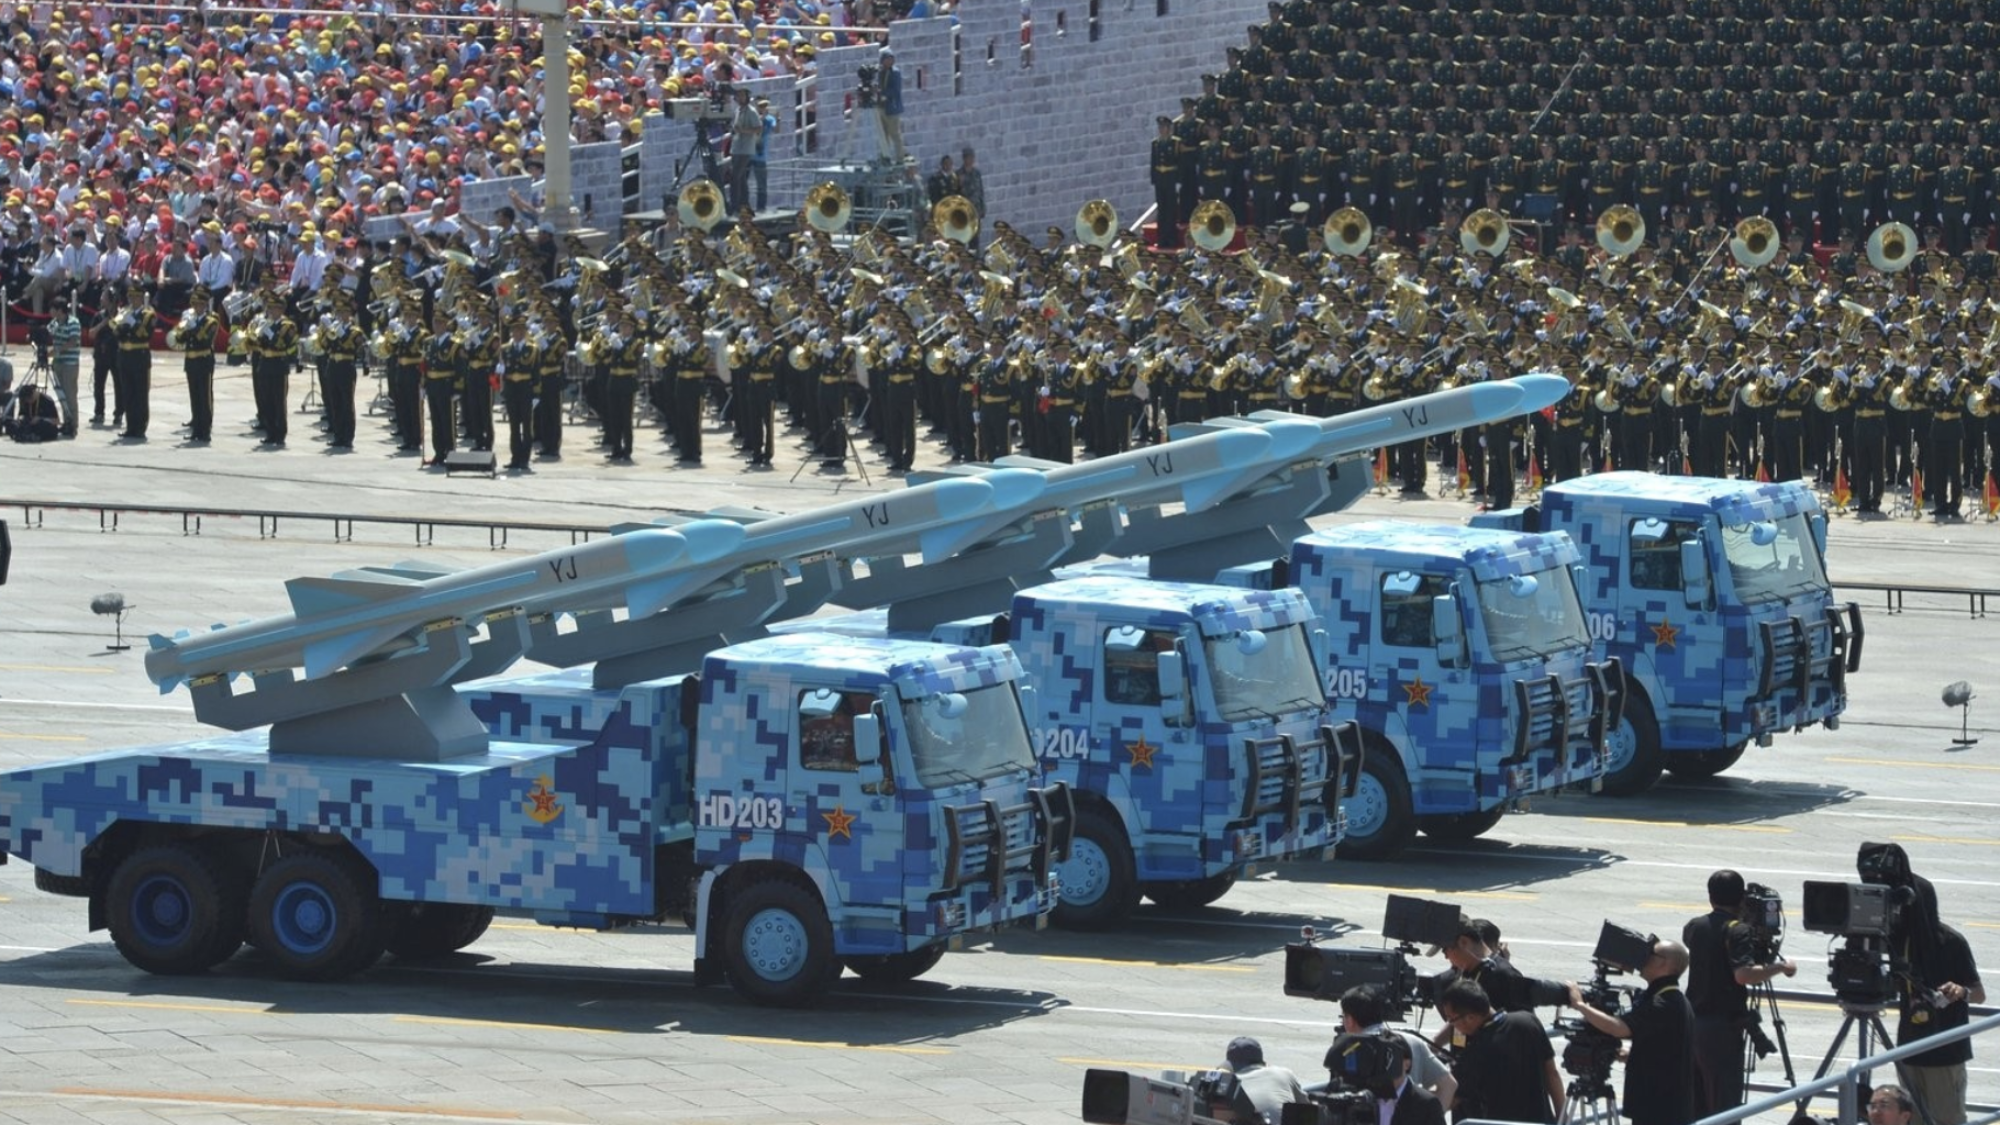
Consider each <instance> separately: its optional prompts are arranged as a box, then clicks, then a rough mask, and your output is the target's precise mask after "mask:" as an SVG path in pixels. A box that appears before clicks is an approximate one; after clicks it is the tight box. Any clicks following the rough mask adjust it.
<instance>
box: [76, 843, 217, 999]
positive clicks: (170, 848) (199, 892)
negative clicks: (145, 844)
mask: <svg viewBox="0 0 2000 1125" xmlns="http://www.w3.org/2000/svg"><path fill="white" fill-rule="evenodd" d="M104 911H105V914H106V917H107V922H108V924H109V926H110V929H111V940H112V942H113V943H115V944H116V945H117V946H118V952H119V953H121V954H123V955H124V956H125V960H127V961H130V962H131V963H132V964H134V965H136V966H138V967H139V968H141V969H144V970H146V971H147V972H149V973H160V974H163V975H169V976H172V975H179V974H184V973H199V972H202V971H204V970H206V969H211V968H214V967H215V966H216V965H219V964H221V963H222V962H224V961H226V960H228V959H229V956H230V955H231V954H233V953H235V952H236V950H237V947H239V946H241V945H242V944H243V892H242V890H241V889H240V888H238V887H237V886H236V885H235V884H234V883H232V882H230V881H229V879H228V878H227V877H226V876H225V875H223V873H222V871H221V869H220V868H219V867H218V866H217V865H216V863H215V862H214V861H213V860H212V859H211V858H210V857H209V856H207V855H205V854H204V853H203V852H201V851H200V850H199V849H197V848H193V847H189V846H186V845H183V844H168V845H165V846H162V847H152V848H143V849H141V850H139V851H137V852H134V853H132V855H131V856H129V857H128V858H127V859H126V860H125V861H124V862H123V863H120V864H119V865H118V870H117V871H116V872H115V873H114V874H113V875H112V876H111V886H110V887H109V888H107V889H106V891H105V894H104Z"/></svg>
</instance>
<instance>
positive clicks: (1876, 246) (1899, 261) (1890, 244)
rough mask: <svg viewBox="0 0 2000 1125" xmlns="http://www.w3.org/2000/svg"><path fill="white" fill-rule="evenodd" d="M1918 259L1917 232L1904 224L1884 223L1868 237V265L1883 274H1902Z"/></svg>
mask: <svg viewBox="0 0 2000 1125" xmlns="http://www.w3.org/2000/svg"><path fill="white" fill-rule="evenodd" d="M1916 258H1917V232H1916V231H1913V230H1911V229H1910V228H1909V227H1908V226H1906V225H1904V224H1902V223H1883V224H1882V225H1881V226H1879V227H1876V228H1875V233H1874V234H1871V235H1869V236H1868V264H1869V265H1871V266H1874V267H1875V268H1876V269H1878V270H1881V271H1882V272H1883V273H1901V272H1903V271H1904V270H1906V269H1908V268H1910V263H1911V262H1913V261H1916Z"/></svg>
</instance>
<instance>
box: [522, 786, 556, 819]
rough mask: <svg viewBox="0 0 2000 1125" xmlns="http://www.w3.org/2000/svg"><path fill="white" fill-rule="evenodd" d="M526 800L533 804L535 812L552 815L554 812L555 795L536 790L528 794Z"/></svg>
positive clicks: (544, 790)
mask: <svg viewBox="0 0 2000 1125" xmlns="http://www.w3.org/2000/svg"><path fill="white" fill-rule="evenodd" d="M528 799H529V800H530V801H533V802H534V803H535V811H536V812H538V813H552V812H554V811H556V795H555V794H554V793H551V792H549V791H547V790H546V789H541V790H536V791H535V792H533V793H530V794H528Z"/></svg>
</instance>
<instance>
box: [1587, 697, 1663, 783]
mask: <svg viewBox="0 0 2000 1125" xmlns="http://www.w3.org/2000/svg"><path fill="white" fill-rule="evenodd" d="M1605 742H1606V745H1607V747H1608V748H1609V750H1610V754H1611V762H1610V765H1609V766H1608V767H1607V768H1606V772H1605V774H1604V789H1603V792H1604V793H1606V794H1608V795H1610V796H1613V797H1633V796H1637V795H1638V794H1640V793H1644V792H1645V791H1646V790H1648V789H1651V788H1652V787H1653V783H1654V782H1656V781H1658V780H1660V770H1661V769H1662V768H1664V767H1665V766H1666V764H1667V763H1666V754H1665V753H1664V752H1663V751H1662V750H1661V749H1660V725H1659V722H1658V720H1656V719H1655V718H1654V717H1653V704H1652V703H1651V702H1650V701H1649V700H1648V699H1647V698H1646V693H1644V692H1642V691H1640V690H1639V689H1638V688H1636V687H1634V686H1633V685H1632V681H1630V680H1627V681H1625V709H1624V712H1623V713H1622V714H1621V715H1620V716H1619V717H1618V726H1617V727H1616V728H1615V729H1614V730H1613V731H1612V732H1611V734H1610V735H1608V736H1607V737H1606V739H1605Z"/></svg>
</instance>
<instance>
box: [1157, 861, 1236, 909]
mask: <svg viewBox="0 0 2000 1125" xmlns="http://www.w3.org/2000/svg"><path fill="white" fill-rule="evenodd" d="M1235 885H1236V869H1235V868H1233V867H1232V868H1230V869H1229V870H1227V871H1218V872H1216V873H1215V874H1213V875H1210V876H1208V877H1207V878H1203V879H1172V880H1168V881H1165V882H1160V883H1147V884H1145V888H1144V889H1145V891H1146V897H1147V898H1150V899H1152V900H1153V901H1154V902H1156V903H1158V904H1159V905H1161V906H1164V907H1166V908H1167V909H1168V910H1200V909H1201V908H1202V907H1204V906H1211V905H1214V904H1215V902H1217V901H1218V900H1219V899H1221V898H1222V896H1223V895H1226V894H1228V893H1229V888H1231V887H1233V886H1235Z"/></svg>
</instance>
